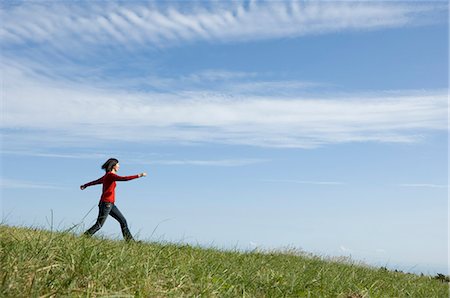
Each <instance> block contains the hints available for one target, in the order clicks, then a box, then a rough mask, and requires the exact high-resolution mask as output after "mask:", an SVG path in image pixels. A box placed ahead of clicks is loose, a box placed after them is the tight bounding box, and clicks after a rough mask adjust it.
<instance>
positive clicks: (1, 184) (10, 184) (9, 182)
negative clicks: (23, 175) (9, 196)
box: [0, 178, 63, 189]
mask: <svg viewBox="0 0 450 298" xmlns="http://www.w3.org/2000/svg"><path fill="white" fill-rule="evenodd" d="M0 188H2V189H8V188H14V189H23V188H25V189H63V187H61V186H56V185H51V184H47V183H41V182H32V181H23V180H16V179H7V178H1V179H0Z"/></svg>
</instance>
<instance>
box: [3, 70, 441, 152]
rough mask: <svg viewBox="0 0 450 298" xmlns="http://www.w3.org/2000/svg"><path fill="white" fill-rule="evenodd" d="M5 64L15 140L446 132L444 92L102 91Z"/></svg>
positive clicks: (308, 143) (305, 141)
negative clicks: (326, 94)
mask: <svg viewBox="0 0 450 298" xmlns="http://www.w3.org/2000/svg"><path fill="white" fill-rule="evenodd" d="M3 69H4V101H3V104H4V109H3V110H4V111H3V113H4V115H3V121H2V128H3V130H4V132H5V136H6V140H9V141H10V140H11V138H16V139H19V138H23V139H27V138H28V139H30V140H32V139H39V138H48V137H49V138H50V139H51V138H52V137H51V136H52V135H54V137H53V138H57V139H58V141H59V142H64V140H67V141H72V142H74V143H76V142H82V143H85V142H89V141H90V140H97V141H105V142H107V141H112V140H124V141H139V142H161V141H162V142H177V143H222V144H241V145H252V146H265V147H300V148H314V147H318V146H321V145H325V144H330V143H345V142H368V141H374V142H415V141H418V140H420V139H421V138H423V135H424V134H426V133H427V132H429V131H439V130H441V131H443V130H446V129H447V94H446V92H445V91H439V90H438V91H397V92H373V93H371V94H341V95H339V96H335V97H323V98H308V97H300V96H296V97H293V96H289V97H283V96H275V95H270V94H267V95H252V94H249V95H246V96H245V97H243V96H239V95H238V96H235V97H226V96H225V97H224V96H222V94H220V93H217V92H210V93H207V96H205V93H203V92H190V93H182V94H177V93H173V94H170V93H157V92H153V93H142V92H124V91H117V90H104V89H95V88H92V87H84V86H82V85H77V84H73V85H70V84H68V83H64V84H56V83H53V82H51V81H49V80H40V79H38V78H36V77H30V76H29V75H28V74H27V73H26V72H24V71H22V70H20V69H18V68H13V67H4V68H3ZM10 132H13V133H10ZM83 140H84V141H83ZM17 141H20V140H17ZM46 141H47V140H46ZM6 149H7V148H6Z"/></svg>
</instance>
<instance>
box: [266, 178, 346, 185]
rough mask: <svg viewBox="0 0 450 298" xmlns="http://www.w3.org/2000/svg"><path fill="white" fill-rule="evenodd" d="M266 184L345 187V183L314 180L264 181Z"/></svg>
mask: <svg viewBox="0 0 450 298" xmlns="http://www.w3.org/2000/svg"><path fill="white" fill-rule="evenodd" d="M262 181H264V182H277V183H295V184H313V185H343V184H345V183H343V182H339V181H312V180H289V179H287V180H282V179H264V180H262Z"/></svg>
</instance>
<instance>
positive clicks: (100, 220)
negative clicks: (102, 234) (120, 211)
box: [84, 202, 114, 236]
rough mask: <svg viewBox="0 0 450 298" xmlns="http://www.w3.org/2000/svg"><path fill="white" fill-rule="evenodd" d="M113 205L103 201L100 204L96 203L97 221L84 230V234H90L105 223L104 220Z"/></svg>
mask: <svg viewBox="0 0 450 298" xmlns="http://www.w3.org/2000/svg"><path fill="white" fill-rule="evenodd" d="M113 206H114V205H113V204H112V203H105V202H101V203H100V204H98V217H97V221H96V222H95V224H94V225H93V226H92V227H91V228H90V229H89V230H87V231H86V232H84V234H85V235H87V236H92V235H94V234H95V232H97V231H98V230H100V228H101V227H102V226H103V224H104V223H105V220H106V218H107V217H108V214H109V213H110V212H111V209H112V208H113Z"/></svg>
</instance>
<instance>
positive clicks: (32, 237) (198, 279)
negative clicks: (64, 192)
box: [0, 225, 449, 297]
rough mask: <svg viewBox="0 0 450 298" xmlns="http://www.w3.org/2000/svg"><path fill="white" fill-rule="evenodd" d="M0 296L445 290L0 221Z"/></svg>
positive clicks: (353, 271)
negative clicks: (86, 236) (19, 226)
mask: <svg viewBox="0 0 450 298" xmlns="http://www.w3.org/2000/svg"><path fill="white" fill-rule="evenodd" d="M0 240H1V267H2V269H1V271H0V281H1V283H2V284H1V296H3V297H53V296H55V297H56V296H58V297H60V296H70V297H73V296H80V297H86V296H92V297H98V296H114V297H133V296H139V297H195V296H201V297H407V296H408V297H449V287H448V283H446V282H442V281H439V280H436V279H434V278H432V277H427V276H418V275H413V274H404V273H399V272H390V271H387V270H385V269H374V268H369V267H366V266H361V265H355V264H349V263H342V262H331V261H326V260H322V259H320V258H317V257H311V256H298V255H296V254H289V253H284V254H282V253H257V252H252V253H242V252H229V251H220V250H214V249H201V248H196V247H192V246H187V245H173V244H161V243H131V244H127V243H125V242H123V241H112V240H104V239H96V238H92V239H90V238H85V237H79V236H75V235H72V234H70V233H60V232H57V233H55V232H53V233H51V232H48V231H42V230H33V229H26V228H17V227H8V226H4V225H2V226H0Z"/></svg>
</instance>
